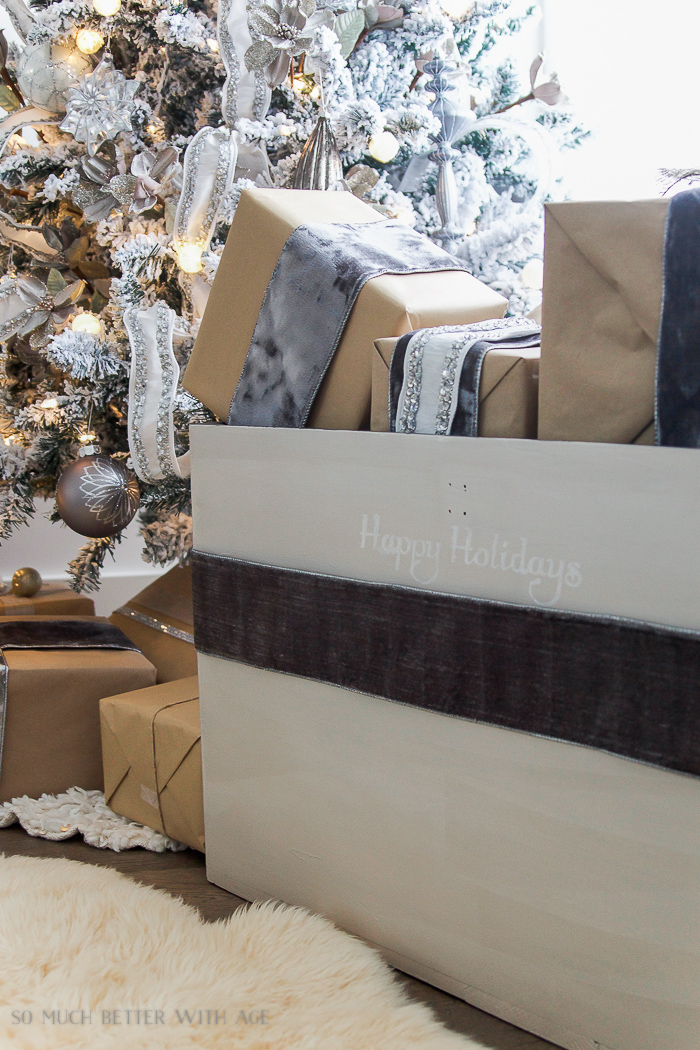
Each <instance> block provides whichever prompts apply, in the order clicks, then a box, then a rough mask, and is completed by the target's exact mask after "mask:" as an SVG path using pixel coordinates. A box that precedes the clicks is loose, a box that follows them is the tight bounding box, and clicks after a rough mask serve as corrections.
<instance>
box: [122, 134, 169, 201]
mask: <svg viewBox="0 0 700 1050" xmlns="http://www.w3.org/2000/svg"><path fill="white" fill-rule="evenodd" d="M177 158H178V153H177V150H176V149H174V148H173V147H172V146H168V147H167V148H166V149H162V150H159V151H154V150H144V152H143V153H137V154H136V156H135V157H134V159H133V160H132V162H131V175H132V178H135V179H136V184H135V186H134V192H133V198H132V204H131V208H130V210H131V211H133V212H137V213H138V212H142V211H148V209H149V208H152V207H153V205H154V204H155V203H156V201H157V200H158V194H159V193H160V191H161V189H162V188H163V183H164V182H165V181H166V180H167V179H168V178H169V177H170V176H171V175H172V174H173V173H174V172H175V169H176V168H177V167H178V159H177Z"/></svg>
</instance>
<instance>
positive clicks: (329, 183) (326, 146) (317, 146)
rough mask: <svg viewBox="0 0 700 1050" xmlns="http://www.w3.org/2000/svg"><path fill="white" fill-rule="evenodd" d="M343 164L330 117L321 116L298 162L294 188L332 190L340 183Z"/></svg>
mask: <svg viewBox="0 0 700 1050" xmlns="http://www.w3.org/2000/svg"><path fill="white" fill-rule="evenodd" d="M342 178H343V166H342V164H341V162H340V154H339V153H338V147H337V146H336V143H335V136H334V135H333V131H332V129H331V122H330V120H329V119H328V117H319V118H318V121H317V122H316V127H315V128H314V130H313V131H312V132H311V134H310V135H309V137H308V139H307V140H306V143H305V145H304V148H303V150H302V151H301V156H300V157H299V163H298V164H297V170H296V173H295V175H294V188H295V189H297V190H332V189H334V188H335V187H336V186H339V185H340V181H341V179H342Z"/></svg>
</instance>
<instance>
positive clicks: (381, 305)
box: [183, 189, 506, 430]
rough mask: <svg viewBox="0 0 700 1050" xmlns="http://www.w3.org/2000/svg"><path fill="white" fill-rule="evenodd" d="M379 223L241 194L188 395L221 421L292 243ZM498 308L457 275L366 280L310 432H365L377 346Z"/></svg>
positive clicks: (365, 211)
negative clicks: (319, 228)
mask: <svg viewBox="0 0 700 1050" xmlns="http://www.w3.org/2000/svg"><path fill="white" fill-rule="evenodd" d="M381 221H383V216H381V215H380V214H379V213H378V212H376V211H375V210H374V209H373V208H370V207H369V206H368V205H367V204H364V203H363V202H362V201H360V200H358V199H357V197H354V196H353V195H352V194H350V193H334V192H321V191H310V190H281V189H274V190H273V189H245V190H243V192H242V194H241V198H240V202H239V204H238V207H237V209H236V214H235V217H234V220H233V224H232V226H231V230H230V232H229V235H228V240H227V242H226V248H225V250H224V254H223V256H222V259H221V263H220V266H219V269H218V271H217V275H216V279H215V281H214V285H213V287H212V291H211V295H210V296H209V301H208V304H207V309H206V312H205V315H204V318H203V320H202V324H201V327H200V330H199V335H198V337H197V341H196V343H195V347H194V350H193V352H192V356H191V357H190V361H189V364H188V366H187V369H186V371H185V374H184V377H183V385H184V386H185V387H186V389H187V390H189V391H190V393H192V394H193V395H194V396H195V397H197V398H199V400H200V401H202V402H203V403H204V404H205V405H206V406H207V407H208V408H209V409H211V411H212V412H214V413H216V415H217V416H218V417H219V418H220V419H222V420H227V419H228V416H229V409H230V406H231V400H232V398H233V395H234V392H235V390H236V387H237V385H238V382H239V379H240V378H241V374H242V372H243V367H244V364H245V361H246V356H247V354H248V349H249V347H250V344H251V340H252V337H253V332H254V330H255V326H256V322H257V320H258V314H259V312H260V308H261V305H262V303H263V298H264V296H265V293H266V289H267V287H268V283H269V281H270V278H271V277H272V274H273V271H274V270H275V267H276V266H277V263H278V259H279V257H280V253H281V252H282V249H283V248H284V246H285V244H286V242H287V241H288V239H289V237H290V235H291V234H292V233H294V231H295V230H297V228H298V227H300V226H305V225H308V224H315V223H340V224H348V223H350V224H365V223H376V222H381ZM428 243H429V242H428ZM455 265H458V264H456V263H455ZM505 308H506V300H505V299H503V298H502V297H501V296H500V295H498V294H497V293H496V292H494V291H492V290H491V289H490V288H488V287H486V286H485V285H483V284H481V282H480V281H477V280H476V279H475V278H474V277H471V276H470V275H469V274H468V273H466V272H465V271H464V270H443V271H439V272H432V273H411V274H407V275H406V274H404V275H402V276H398V275H395V274H391V273H385V274H382V275H381V276H376V277H374V278H372V279H371V280H368V281H367V283H366V284H365V285H364V287H363V288H362V290H361V291H360V293H359V297H358V299H357V301H356V303H355V305H354V307H353V308H352V311H351V313H350V316H349V319H348V321H347V324H346V325H345V329H344V332H343V335H342V338H341V340H340V344H339V346H338V349H337V351H336V352H335V355H334V357H333V360H332V361H331V364H330V367H329V368H328V370H327V372H326V373H325V376H324V378H323V381H322V383H321V385H320V387H319V388H318V393H317V394H316V396H315V399H314V401H313V405H312V408H311V411H310V415H309V417H308V425H309V426H311V427H317V428H321V429H332V430H357V429H359V428H361V427H365V428H367V427H369V418H370V401H371V373H372V366H371V357H372V353H373V342H374V340H375V339H377V338H380V337H384V336H386V337H389V336H394V337H396V336H399V335H402V334H403V333H404V332H410V331H412V330H413V329H416V328H424V327H428V326H431V325H437V324H467V323H469V322H472V321H479V320H485V319H487V318H491V317H502V316H503V314H504V312H505Z"/></svg>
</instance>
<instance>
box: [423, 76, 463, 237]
mask: <svg viewBox="0 0 700 1050" xmlns="http://www.w3.org/2000/svg"><path fill="white" fill-rule="evenodd" d="M423 70H424V72H425V73H427V74H428V75H429V76H430V77H431V79H430V80H429V81H428V83H427V84H426V85H425V86H426V89H427V90H428V91H431V92H432V93H433V94H434V95H435V99H434V101H433V102H431V104H430V105H429V106H428V109H429V110H430V111H431V113H433V114H434V115H435V116H436V117H437V118H438V120H439V121H440V125H441V127H440V132H439V134H437V135H431V136H430V137H431V139H432V140H433V142H434V143H435V146H436V148H435V149H434V150H433V151H432V153H430V154H429V157H430V160H433V161H435V163H436V164H437V165H438V179H437V186H436V189H435V204H436V207H437V210H438V213H439V215H440V218H441V219H442V229H441V230H440V231H439V236H440V238H441V239H442V240H446V241H448V242H449V241H450V240H453V239H454V238H457V237H459V235H460V234H461V233H462V230H461V229H460V227H459V194H458V192H457V183H456V182H455V176H454V172H453V170H452V156H453V154H454V150H453V149H452V143H453V142H456V141H457V139H459V138H461V137H462V135H464V134H465V133H466V132H467V129H468V128H469V127H470V126H471V125H472V124H474V122H475V120H476V117H475V115H474V113H472V111H471V110H470V109H461V108H460V107H459V106H458V105H457V104H455V103H454V102H453V101H452V100H451V99H449V98H448V97H447V95H448V92H452V91H455V90H456V88H455V85H454V84H453V83H450V79H448V78H450V77H454V75H455V74H456V72H457V71H456V69H455V68H454V66H451V65H449V64H448V63H447V62H445V61H444V59H442V58H439V57H436V58H432V59H431V60H430V61H429V62H426V63H425V65H424V66H423Z"/></svg>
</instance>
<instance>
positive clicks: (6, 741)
mask: <svg viewBox="0 0 700 1050" xmlns="http://www.w3.org/2000/svg"><path fill="white" fill-rule="evenodd" d="M155 675H156V672H155V668H154V667H153V665H152V664H151V663H150V662H149V661H148V660H147V659H146V657H145V656H143V654H142V653H140V652H139V651H138V649H137V648H136V646H135V645H134V644H133V642H131V641H130V640H129V639H128V638H127V637H126V636H125V635H124V634H122V632H121V631H119V630H118V629H117V628H116V627H114V626H112V624H110V623H109V622H108V621H107V620H103V619H100V618H95V617H79V616H73V617H64V618H63V619H60V620H59V619H55V618H53V617H48V616H32V617H26V618H25V617H9V616H8V617H5V618H4V619H2V620H0V801H8V800H9V799H12V798H17V797H18V796H21V795H29V797H30V798H38V797H39V796H40V795H42V794H44V793H48V794H57V793H59V792H61V791H65V790H66V789H67V788H69V787H81V788H85V789H87V790H90V789H101V788H102V751H101V746H100V715H99V701H100V699H101V698H102V697H103V696H110V695H111V694H112V693H114V692H115V691H119V692H125V691H126V690H128V689H138V688H141V687H143V686H147V685H151V684H153V682H155Z"/></svg>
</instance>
